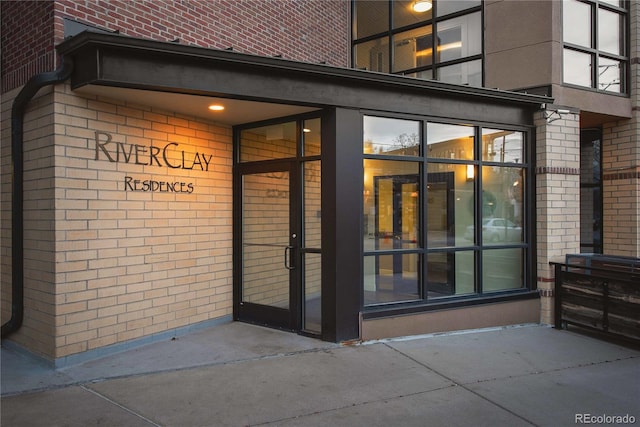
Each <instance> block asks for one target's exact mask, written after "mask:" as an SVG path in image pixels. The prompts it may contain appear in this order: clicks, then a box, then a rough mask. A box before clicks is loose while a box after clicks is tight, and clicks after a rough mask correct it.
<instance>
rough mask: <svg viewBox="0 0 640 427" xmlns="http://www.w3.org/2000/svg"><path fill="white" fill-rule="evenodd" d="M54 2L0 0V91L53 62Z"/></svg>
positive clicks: (19, 83) (49, 67)
mask: <svg viewBox="0 0 640 427" xmlns="http://www.w3.org/2000/svg"><path fill="white" fill-rule="evenodd" d="M53 19H54V18H53V2H49V1H2V2H0V22H1V27H2V39H1V40H2V47H1V48H0V52H1V55H0V57H1V60H0V70H2V93H5V92H7V91H8V90H11V89H14V88H16V87H18V86H21V85H23V84H24V83H26V82H27V80H28V79H29V78H30V77H31V76H33V75H36V74H39V73H42V72H45V71H51V70H52V69H54V68H55V65H54V61H55V59H54V50H53V47H54V39H53Z"/></svg>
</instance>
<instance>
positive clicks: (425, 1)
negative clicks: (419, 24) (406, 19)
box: [411, 0, 433, 13]
mask: <svg viewBox="0 0 640 427" xmlns="http://www.w3.org/2000/svg"><path fill="white" fill-rule="evenodd" d="M432 7H433V5H432V4H431V0H416V1H414V2H413V5H412V6H411V8H412V9H413V11H414V12H418V13H423V12H428V11H430V10H431V8H432Z"/></svg>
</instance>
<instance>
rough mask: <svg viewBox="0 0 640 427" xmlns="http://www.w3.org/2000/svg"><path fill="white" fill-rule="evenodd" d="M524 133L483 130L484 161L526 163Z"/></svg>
mask: <svg viewBox="0 0 640 427" xmlns="http://www.w3.org/2000/svg"><path fill="white" fill-rule="evenodd" d="M523 150H524V134H523V133H522V132H514V131H506V130H498V129H487V128H484V129H482V160H485V161H488V162H500V163H523V162H524V151H523Z"/></svg>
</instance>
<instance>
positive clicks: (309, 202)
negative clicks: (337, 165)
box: [303, 160, 322, 333]
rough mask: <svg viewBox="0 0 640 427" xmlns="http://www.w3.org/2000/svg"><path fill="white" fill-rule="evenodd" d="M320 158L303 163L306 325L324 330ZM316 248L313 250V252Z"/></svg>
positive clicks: (314, 331)
mask: <svg viewBox="0 0 640 427" xmlns="http://www.w3.org/2000/svg"><path fill="white" fill-rule="evenodd" d="M320 164H321V163H320V160H314V161H309V162H304V163H303V171H304V187H303V188H304V190H303V206H304V248H303V257H304V258H303V263H304V281H303V283H304V288H303V294H304V308H303V313H304V316H303V321H304V324H303V329H304V330H305V331H308V332H313V333H320V332H321V325H322V316H321V314H322V311H321V307H322V305H321V296H322V287H321V284H322V281H321V279H322V275H321V266H322V265H321V259H322V256H321V255H320V253H319V252H320V248H321V246H320V245H321V241H322V240H321V237H322V234H321V225H322V223H321V214H320V207H321V179H320V178H321V177H320V172H321V169H320ZM309 251H313V252H309Z"/></svg>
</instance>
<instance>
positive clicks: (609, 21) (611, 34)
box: [598, 9, 623, 55]
mask: <svg viewBox="0 0 640 427" xmlns="http://www.w3.org/2000/svg"><path fill="white" fill-rule="evenodd" d="M621 33H622V15H620V14H619V13H615V12H611V11H609V10H606V9H598V50H600V51H602V52H607V53H613V54H614V55H622V54H623V52H622V45H621V43H620V39H621Z"/></svg>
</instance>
